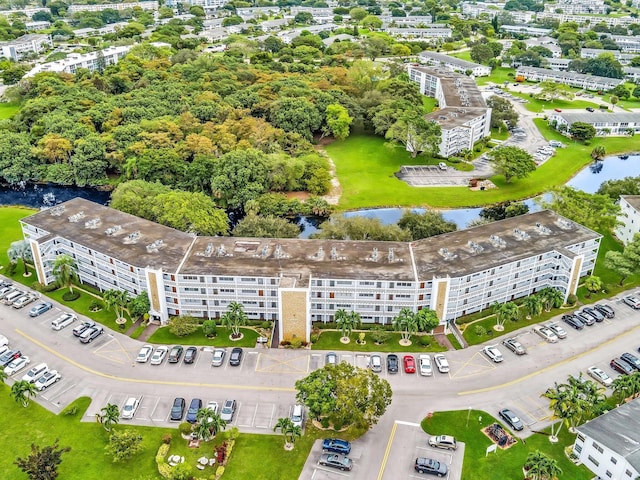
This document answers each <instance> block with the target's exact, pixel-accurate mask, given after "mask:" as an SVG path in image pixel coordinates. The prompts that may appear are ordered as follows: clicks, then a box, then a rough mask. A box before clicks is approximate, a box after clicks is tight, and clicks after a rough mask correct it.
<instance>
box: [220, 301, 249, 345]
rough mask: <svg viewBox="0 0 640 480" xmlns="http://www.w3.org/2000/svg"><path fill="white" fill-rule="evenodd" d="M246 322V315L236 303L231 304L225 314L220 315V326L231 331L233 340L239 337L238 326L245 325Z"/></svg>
mask: <svg viewBox="0 0 640 480" xmlns="http://www.w3.org/2000/svg"><path fill="white" fill-rule="evenodd" d="M247 320H248V317H247V314H246V313H244V309H243V308H242V305H241V304H239V303H238V302H231V303H230V304H229V306H228V307H227V311H226V312H225V314H224V315H222V324H223V325H224V326H225V327H227V328H229V329H230V330H231V336H232V337H233V338H238V337H239V336H240V326H241V325H246V324H247Z"/></svg>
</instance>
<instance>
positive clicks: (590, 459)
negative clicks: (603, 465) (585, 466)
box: [588, 455, 600, 467]
mask: <svg viewBox="0 0 640 480" xmlns="http://www.w3.org/2000/svg"><path fill="white" fill-rule="evenodd" d="M588 458H589V461H590V462H591V463H593V464H594V465H595V466H596V467H597V466H598V465H600V462H598V461H597V460H596V459H595V458H593V457H592V456H591V455H589V457H588Z"/></svg>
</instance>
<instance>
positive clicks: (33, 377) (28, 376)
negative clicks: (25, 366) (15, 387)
mask: <svg viewBox="0 0 640 480" xmlns="http://www.w3.org/2000/svg"><path fill="white" fill-rule="evenodd" d="M48 371H49V367H48V366H47V364H46V363H39V364H38V365H36V366H35V367H32V368H31V370H29V371H28V372H27V373H25V374H24V377H22V380H23V381H25V382H29V383H36V382H37V381H38V380H39V379H40V377H41V376H43V375H44V374H45V373H47V372H48Z"/></svg>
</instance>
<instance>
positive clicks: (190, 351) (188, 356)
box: [183, 347, 198, 363]
mask: <svg viewBox="0 0 640 480" xmlns="http://www.w3.org/2000/svg"><path fill="white" fill-rule="evenodd" d="M197 355H198V349H197V348H196V347H189V348H187V349H186V350H185V351H184V360H183V362H184V363H193V362H195V361H196V356H197Z"/></svg>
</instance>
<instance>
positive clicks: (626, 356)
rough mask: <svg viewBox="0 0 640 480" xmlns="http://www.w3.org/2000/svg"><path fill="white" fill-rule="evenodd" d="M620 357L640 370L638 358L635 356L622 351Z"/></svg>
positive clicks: (639, 359)
mask: <svg viewBox="0 0 640 480" xmlns="http://www.w3.org/2000/svg"><path fill="white" fill-rule="evenodd" d="M620 358H621V359H622V360H624V361H625V362H627V363H628V364H629V365H631V366H632V367H633V368H635V369H636V370H638V371H640V358H638V357H636V356H635V355H633V354H632V353H623V354H622V355H620Z"/></svg>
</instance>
